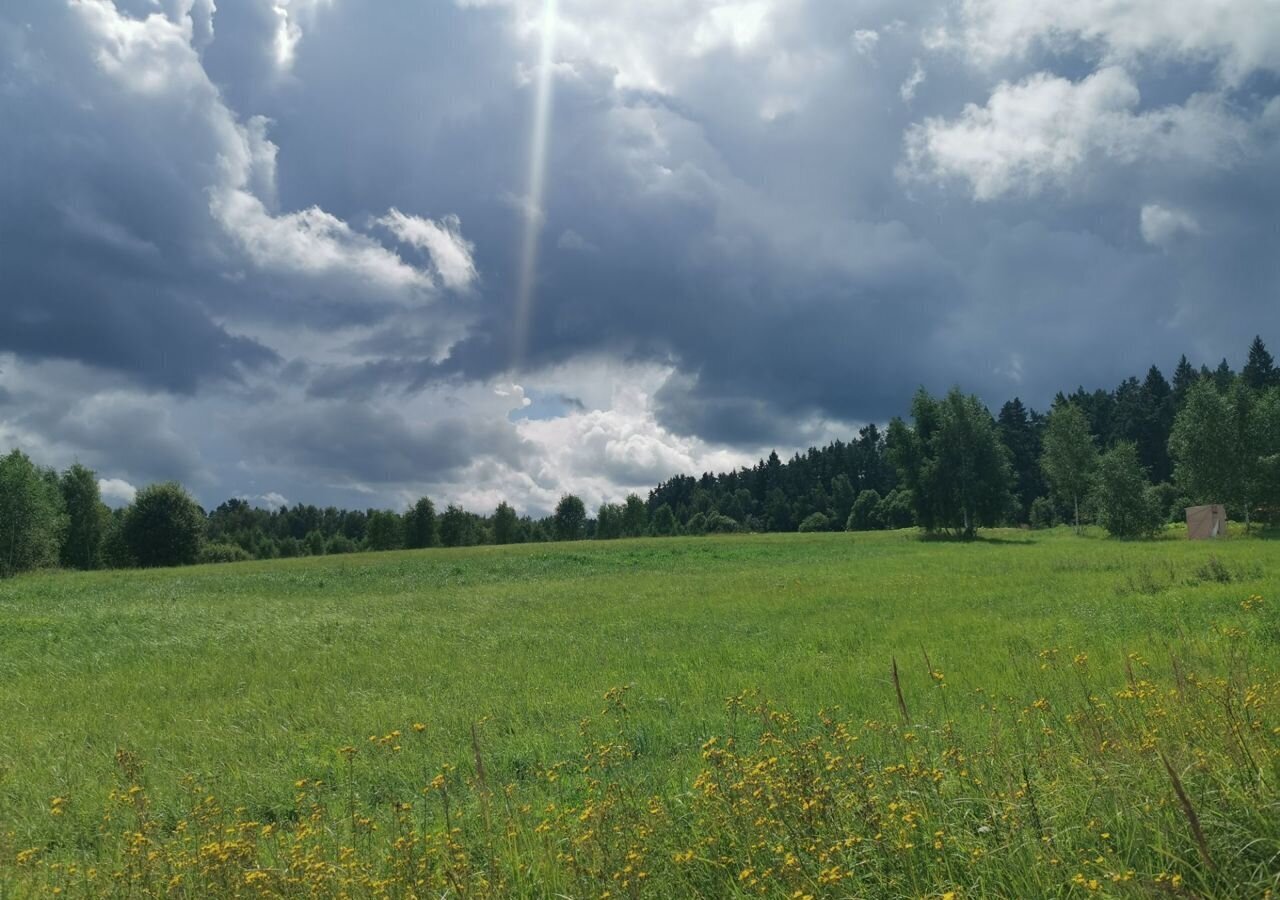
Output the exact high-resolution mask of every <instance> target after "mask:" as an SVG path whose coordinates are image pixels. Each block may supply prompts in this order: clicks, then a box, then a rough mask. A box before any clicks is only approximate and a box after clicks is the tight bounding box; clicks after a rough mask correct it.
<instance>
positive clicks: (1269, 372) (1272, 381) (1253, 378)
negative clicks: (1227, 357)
mask: <svg viewBox="0 0 1280 900" xmlns="http://www.w3.org/2000/svg"><path fill="white" fill-rule="evenodd" d="M1240 375H1241V377H1242V378H1243V379H1244V383H1245V384H1247V385H1248V386H1249V387H1251V388H1253V389H1254V390H1255V391H1260V390H1263V389H1264V388H1269V387H1275V386H1276V385H1278V384H1280V371H1277V370H1276V366H1275V360H1274V359H1272V358H1271V353H1270V352H1268V350H1267V345H1266V344H1264V343H1262V337H1261V335H1257V336H1255V337H1254V339H1253V343H1252V344H1250V345H1249V361H1248V362H1247V363H1245V366H1244V369H1243V370H1241V372H1240Z"/></svg>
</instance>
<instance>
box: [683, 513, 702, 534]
mask: <svg viewBox="0 0 1280 900" xmlns="http://www.w3.org/2000/svg"><path fill="white" fill-rule="evenodd" d="M706 530H707V517H706V516H704V515H703V514H702V513H694V514H693V515H692V516H690V517H689V521H688V522H685V524H684V533H685V534H703V533H704V532H706Z"/></svg>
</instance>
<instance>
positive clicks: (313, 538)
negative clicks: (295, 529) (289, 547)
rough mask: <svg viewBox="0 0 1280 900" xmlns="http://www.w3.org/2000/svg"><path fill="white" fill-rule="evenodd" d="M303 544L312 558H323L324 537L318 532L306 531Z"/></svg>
mask: <svg viewBox="0 0 1280 900" xmlns="http://www.w3.org/2000/svg"><path fill="white" fill-rule="evenodd" d="M303 542H304V543H305V544H306V545H307V552H308V553H310V554H311V555H312V556H324V535H323V534H321V533H320V532H319V531H308V532H307V536H306V538H304V540H303Z"/></svg>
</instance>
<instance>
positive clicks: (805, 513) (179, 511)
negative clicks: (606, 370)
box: [0, 337, 1280, 576]
mask: <svg viewBox="0 0 1280 900" xmlns="http://www.w3.org/2000/svg"><path fill="white" fill-rule="evenodd" d="M1198 502H1221V503H1225V504H1226V505H1227V507H1228V510H1229V512H1230V513H1231V515H1232V516H1233V517H1235V518H1240V519H1243V520H1244V521H1245V522H1246V523H1248V524H1250V525H1251V524H1252V522H1253V521H1254V520H1256V519H1259V518H1262V519H1266V520H1271V519H1273V518H1274V517H1275V516H1276V515H1277V513H1278V512H1280V370H1277V368H1276V365H1275V362H1274V360H1273V358H1272V356H1271V354H1270V353H1269V352H1268V350H1267V348H1266V346H1265V344H1264V343H1263V341H1262V339H1261V338H1260V337H1259V338H1255V339H1254V341H1253V344H1252V345H1251V346H1250V348H1249V351H1248V357H1247V362H1246V363H1245V365H1244V367H1243V368H1242V369H1241V371H1240V372H1239V373H1237V372H1235V371H1234V370H1233V369H1232V368H1231V366H1230V365H1229V364H1228V363H1227V361H1226V360H1225V359H1224V360H1223V361H1222V362H1221V363H1219V364H1218V366H1217V367H1216V368H1214V369H1210V368H1208V367H1207V366H1201V367H1200V368H1199V369H1197V368H1195V367H1194V366H1192V365H1191V363H1190V362H1188V361H1187V359H1186V357H1185V356H1184V357H1183V358H1182V359H1180V360H1179V361H1178V364H1177V366H1176V368H1175V369H1174V371H1173V377H1172V380H1169V379H1166V378H1165V376H1164V374H1163V373H1162V372H1161V371H1160V369H1159V368H1157V367H1156V366H1154V365H1153V366H1152V367H1151V368H1150V369H1148V371H1147V373H1146V375H1145V377H1143V378H1141V379H1138V378H1128V379H1126V380H1124V381H1123V382H1121V383H1120V384H1119V385H1118V386H1117V387H1116V388H1115V389H1114V390H1105V389H1097V390H1093V391H1088V390H1085V389H1084V388H1083V387H1080V388H1077V389H1076V390H1074V391H1073V392H1071V393H1069V394H1068V393H1059V394H1058V395H1057V396H1056V397H1055V398H1054V400H1053V402H1052V404H1051V406H1050V408H1049V410H1047V411H1045V412H1040V411H1037V410H1035V409H1030V408H1028V407H1027V406H1026V405H1024V404H1023V403H1022V401H1021V400H1020V399H1019V398H1017V397H1015V398H1013V399H1012V400H1009V401H1008V402H1007V403H1005V404H1004V405H1003V406H1001V407H1000V409H999V412H998V413H997V414H996V415H994V416H993V415H992V414H991V413H990V411H989V410H988V408H987V407H985V406H983V404H982V403H981V402H980V401H979V400H978V399H977V398H976V397H973V396H967V395H965V394H963V393H961V392H960V391H959V390H958V389H953V390H952V391H951V392H950V393H949V394H947V395H946V396H945V397H942V398H934V397H931V396H930V395H929V394H928V393H927V392H925V391H923V390H921V391H919V392H918V393H917V394H916V397H915V399H914V400H913V402H912V406H911V410H910V420H909V421H908V420H907V419H901V418H899V419H894V420H893V421H892V422H891V423H889V426H888V428H887V429H882V428H880V427H878V426H876V425H867V426H866V427H864V428H862V429H861V431H859V433H858V435H857V437H856V438H854V439H852V440H850V441H849V442H844V441H835V442H833V443H831V444H829V445H827V446H825V447H822V448H810V449H809V450H808V451H806V452H805V453H797V454H795V455H794V456H793V457H791V459H789V460H787V461H785V462H784V461H783V460H782V459H781V458H780V457H779V456H778V454H777V453H776V452H774V453H771V454H770V455H769V457H768V458H767V459H764V460H761V461H760V462H758V463H756V464H755V465H754V466H750V467H744V468H742V469H739V470H737V471H733V472H724V473H720V474H712V473H704V474H703V475H701V476H700V477H694V476H691V475H675V476H673V477H672V478H671V479H669V480H668V481H665V482H663V483H662V484H659V485H658V486H657V487H655V488H653V489H652V490H651V491H650V492H649V496H648V497H647V498H641V497H639V496H637V495H634V494H632V495H630V496H628V497H626V498H625V500H624V501H623V502H621V503H606V504H604V505H602V506H601V507H600V508H599V509H598V510H597V511H596V514H595V515H594V516H591V515H589V514H588V511H587V510H586V508H585V506H584V505H583V503H582V501H581V500H580V499H579V498H577V497H575V496H573V495H566V496H565V497H563V498H562V499H561V500H560V502H559V504H558V505H557V507H556V510H555V513H554V514H553V515H551V516H547V517H545V518H541V519H534V518H531V517H529V516H521V515H519V514H517V512H516V510H515V509H514V508H512V507H511V506H510V505H509V504H507V503H505V502H504V503H501V504H500V505H499V506H498V507H497V508H496V509H495V510H493V511H492V512H489V513H487V514H478V513H475V512H471V511H468V510H464V509H462V508H461V507H458V506H454V505H450V506H447V507H446V508H445V509H443V510H437V509H436V506H435V504H434V503H433V502H432V501H431V500H430V499H429V498H425V497H424V498H422V499H421V500H419V501H418V502H417V503H416V504H414V506H413V507H411V508H410V509H408V510H406V511H404V512H395V511H391V510H380V509H367V510H342V509H336V508H334V507H327V508H323V509H322V508H319V507H316V506H309V505H296V506H284V507H280V508H278V509H262V508H258V507H255V506H253V505H251V504H250V503H249V502H247V501H246V500H243V499H230V500H227V501H226V502H224V503H222V504H220V505H219V506H217V507H216V508H215V509H213V510H210V511H206V510H204V509H201V508H200V507H199V506H198V505H197V504H196V503H195V501H194V500H192V498H191V497H190V495H189V494H188V493H187V492H186V491H185V490H184V489H183V488H182V486H181V485H178V484H175V483H165V484H156V485H151V486H149V487H147V488H144V489H143V490H141V491H139V492H138V495H137V497H136V498H135V499H134V501H133V502H132V503H130V504H129V505H128V506H127V507H125V508H123V509H115V510H112V509H109V508H108V507H107V506H105V505H104V504H103V503H102V501H101V499H100V497H99V493H98V482H97V478H96V476H95V474H94V473H93V472H92V471H91V470H89V469H87V468H85V467H84V466H81V465H78V464H77V465H73V466H71V467H70V468H68V469H67V470H65V471H63V472H57V471H55V470H53V469H48V468H43V467H40V466H39V465H37V464H35V463H33V462H32V461H31V460H30V459H29V458H28V457H27V456H26V455H24V454H23V453H22V452H21V451H20V450H13V451H12V452H11V453H10V454H9V455H7V456H5V457H3V458H0V576H7V575H12V574H15V573H17V572H21V571H25V570H30V569H38V568H47V567H52V566H59V565H60V566H64V567H68V568H80V569H92V568H109V567H128V566H158V565H181V564H190V563H196V562H229V561H236V560H248V559H269V558H275V557H290V556H308V555H310V556H317V555H322V554H335V553H349V552H353V551H356V550H373V551H376V550H393V549H402V548H422V547H433V546H445V547H458V546H468V545H474V544H486V543H496V544H508V543H523V542H531V541H548V540H579V539H610V538H620V537H639V536H644V535H655V536H665V535H676V534H694V535H696V534H707V533H719V532H735V531H830V530H849V531H858V530H870V529H880V528H903V527H908V526H912V525H919V526H921V527H923V528H925V529H926V530H928V531H938V532H952V533H957V534H962V535H969V536H972V535H973V534H974V533H975V531H976V529H977V528H979V527H987V526H995V525H1015V524H1024V525H1030V526H1032V527H1046V526H1051V525H1054V524H1057V523H1059V522H1064V521H1066V522H1070V523H1072V524H1074V525H1075V526H1076V527H1077V528H1078V527H1080V526H1081V525H1082V524H1083V523H1087V522H1097V523H1098V524H1100V525H1102V526H1104V527H1105V528H1106V529H1107V530H1108V531H1110V532H1111V533H1113V534H1116V535H1119V536H1125V537H1138V536H1143V535H1149V534H1153V533H1155V532H1156V531H1158V530H1159V529H1160V528H1161V527H1162V526H1163V525H1164V524H1166V523H1168V522H1170V521H1176V520H1178V519H1180V518H1181V516H1182V510H1183V508H1184V507H1185V506H1187V505H1190V504H1192V503H1198Z"/></svg>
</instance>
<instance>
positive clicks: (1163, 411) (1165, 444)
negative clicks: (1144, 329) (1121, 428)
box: [1135, 366, 1174, 484]
mask: <svg viewBox="0 0 1280 900" xmlns="http://www.w3.org/2000/svg"><path fill="white" fill-rule="evenodd" d="M1140 408H1141V416H1140V418H1139V421H1138V433H1137V435H1136V438H1135V441H1136V443H1137V445H1138V459H1139V460H1140V461H1141V463H1142V465H1143V467H1144V468H1145V469H1146V471H1147V473H1148V475H1149V477H1150V479H1151V480H1152V481H1153V482H1155V483H1157V484H1160V483H1162V482H1165V481H1168V480H1169V479H1170V477H1172V475H1173V463H1172V462H1170V460H1169V433H1170V432H1171V431H1172V430H1173V416H1174V405H1173V389H1172V388H1171V387H1170V386H1169V382H1167V381H1165V378H1164V375H1163V373H1161V371H1160V370H1159V369H1158V368H1157V367H1155V366H1152V367H1151V368H1150V369H1148V370H1147V377H1146V380H1144V381H1143V382H1142V393H1141V407H1140Z"/></svg>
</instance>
